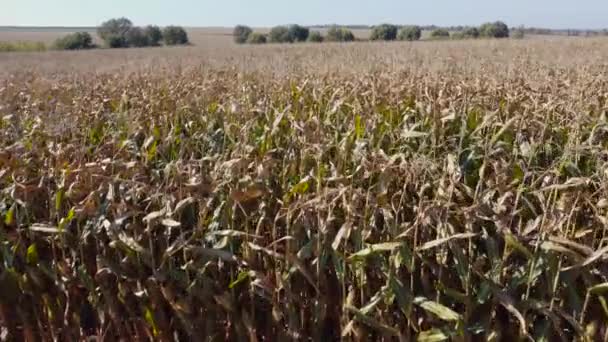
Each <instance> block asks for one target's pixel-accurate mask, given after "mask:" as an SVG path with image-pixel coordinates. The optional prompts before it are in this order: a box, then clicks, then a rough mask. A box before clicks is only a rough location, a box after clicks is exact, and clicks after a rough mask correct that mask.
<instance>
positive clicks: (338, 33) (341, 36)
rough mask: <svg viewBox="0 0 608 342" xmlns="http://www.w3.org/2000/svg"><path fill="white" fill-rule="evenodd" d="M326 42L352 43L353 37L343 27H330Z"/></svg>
mask: <svg viewBox="0 0 608 342" xmlns="http://www.w3.org/2000/svg"><path fill="white" fill-rule="evenodd" d="M327 40H328V41H330V42H352V41H354V40H355V35H354V34H353V33H352V32H351V31H350V30H347V29H345V28H343V27H338V26H335V25H334V26H332V27H330V28H329V30H327Z"/></svg>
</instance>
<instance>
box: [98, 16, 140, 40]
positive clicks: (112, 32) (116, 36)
mask: <svg viewBox="0 0 608 342" xmlns="http://www.w3.org/2000/svg"><path fill="white" fill-rule="evenodd" d="M131 28H133V23H132V22H131V20H129V19H127V18H117V19H110V20H108V21H106V22H104V23H102V24H101V26H99V28H97V34H98V35H99V37H100V38H101V39H103V40H104V41H105V42H106V45H108V46H109V47H126V46H127V43H126V42H127V33H128V32H129V30H131ZM119 42H121V43H120V44H119Z"/></svg>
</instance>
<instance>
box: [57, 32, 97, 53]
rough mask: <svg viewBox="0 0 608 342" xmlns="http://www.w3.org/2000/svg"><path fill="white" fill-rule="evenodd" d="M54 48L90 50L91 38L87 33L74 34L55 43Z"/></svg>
mask: <svg viewBox="0 0 608 342" xmlns="http://www.w3.org/2000/svg"><path fill="white" fill-rule="evenodd" d="M54 46H55V48H56V49H58V50H84V49H92V48H93V47H94V45H93V38H92V37H91V35H90V34H89V33H88V32H76V33H72V34H68V35H67V36H65V37H62V38H59V39H57V40H56V41H55V45H54Z"/></svg>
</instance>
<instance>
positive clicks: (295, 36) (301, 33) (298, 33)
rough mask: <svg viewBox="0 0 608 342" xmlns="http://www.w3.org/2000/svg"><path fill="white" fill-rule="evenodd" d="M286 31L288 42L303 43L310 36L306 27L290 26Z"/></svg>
mask: <svg viewBox="0 0 608 342" xmlns="http://www.w3.org/2000/svg"><path fill="white" fill-rule="evenodd" d="M288 31H289V40H290V41H292V42H305V41H306V39H308V35H309V34H310V30H309V29H308V28H307V27H303V26H300V25H290V26H289V29H288Z"/></svg>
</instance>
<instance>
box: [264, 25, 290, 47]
mask: <svg viewBox="0 0 608 342" xmlns="http://www.w3.org/2000/svg"><path fill="white" fill-rule="evenodd" d="M269 36H270V42H271V43H293V40H292V37H291V36H290V35H289V28H287V26H275V27H273V28H272V29H270V35H269Z"/></svg>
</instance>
